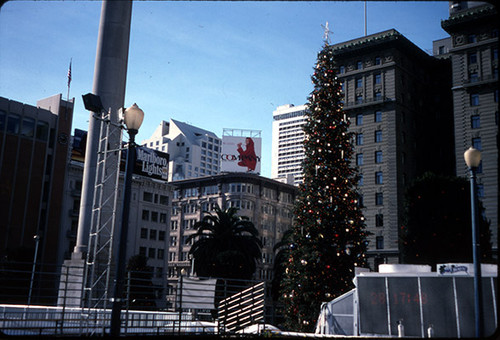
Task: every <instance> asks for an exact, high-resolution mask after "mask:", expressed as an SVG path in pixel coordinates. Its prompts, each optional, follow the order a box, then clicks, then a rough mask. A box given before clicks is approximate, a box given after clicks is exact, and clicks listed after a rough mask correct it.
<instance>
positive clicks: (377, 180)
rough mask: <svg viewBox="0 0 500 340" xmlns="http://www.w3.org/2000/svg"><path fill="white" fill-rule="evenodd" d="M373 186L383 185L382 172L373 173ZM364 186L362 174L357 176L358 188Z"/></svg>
mask: <svg viewBox="0 0 500 340" xmlns="http://www.w3.org/2000/svg"><path fill="white" fill-rule="evenodd" d="M375 184H384V174H383V172H382V171H376V172H375ZM363 185H364V176H363V174H359V181H358V186H363Z"/></svg>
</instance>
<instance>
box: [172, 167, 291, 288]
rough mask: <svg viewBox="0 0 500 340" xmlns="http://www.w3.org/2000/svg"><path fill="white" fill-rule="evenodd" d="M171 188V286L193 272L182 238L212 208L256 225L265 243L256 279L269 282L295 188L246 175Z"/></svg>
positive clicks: (288, 222) (190, 181) (209, 178)
mask: <svg viewBox="0 0 500 340" xmlns="http://www.w3.org/2000/svg"><path fill="white" fill-rule="evenodd" d="M172 185H174V187H175V189H174V193H173V198H172V216H171V221H170V240H169V245H168V246H169V248H168V273H167V275H168V280H169V284H170V285H171V287H174V286H175V285H176V284H177V281H178V277H179V275H180V273H181V270H182V269H184V270H185V272H186V273H190V272H191V259H190V258H189V250H190V247H191V245H190V244H187V243H186V239H187V237H188V236H189V235H192V234H194V233H195V232H196V230H195V229H194V228H193V225H194V224H195V223H196V222H197V221H199V220H201V219H202V218H203V216H204V213H203V211H210V210H212V209H213V207H214V206H215V205H216V204H217V205H219V206H220V207H221V208H222V209H227V208H229V207H236V208H239V211H238V213H239V215H241V216H247V217H249V218H250V220H251V221H252V222H253V223H254V225H255V227H256V228H257V229H258V231H259V235H260V238H261V241H262V244H263V248H262V261H260V263H258V266H257V272H256V274H255V279H258V280H271V279H272V278H273V262H274V261H273V260H274V259H273V257H274V251H273V247H274V245H275V244H276V243H277V242H279V241H280V240H281V238H282V236H283V233H284V232H285V231H286V230H287V229H289V228H290V227H291V225H292V220H293V204H294V201H295V196H296V191H297V188H296V187H294V186H292V185H289V184H284V183H281V182H278V181H275V180H271V179H268V178H265V177H261V176H259V175H255V174H249V173H223V174H220V175H215V176H206V177H199V178H195V179H186V180H182V181H175V182H172ZM172 293H173V294H174V293H175V291H174V290H173V291H172Z"/></svg>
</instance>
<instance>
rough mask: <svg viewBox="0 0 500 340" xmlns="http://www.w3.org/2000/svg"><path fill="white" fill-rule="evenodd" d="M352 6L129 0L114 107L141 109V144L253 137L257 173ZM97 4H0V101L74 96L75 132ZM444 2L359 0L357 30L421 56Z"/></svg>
mask: <svg viewBox="0 0 500 340" xmlns="http://www.w3.org/2000/svg"><path fill="white" fill-rule="evenodd" d="M364 6H365V3H364V2H363V1H360V2H357V1H331V2H330V1H321V2H298V1H297V2H295V1H294V2H268V1H259V2H232V1H228V2H225V1H222V2H206V1H186V2H184V1H151V2H149V1H135V2H134V4H133V9H132V28H131V38H130V53H129V64H128V76H127V91H126V97H125V106H126V107H128V106H130V105H132V104H133V103H134V102H136V103H137V104H138V105H139V107H141V108H142V109H143V110H144V112H145V115H146V116H145V120H144V123H143V126H142V127H141V130H140V132H139V136H138V141H141V140H143V139H145V138H149V136H150V135H151V134H152V133H153V132H154V130H155V128H156V127H157V126H158V124H159V123H160V121H161V120H167V121H168V120H169V119H170V118H174V119H177V120H180V121H183V122H187V123H190V124H192V125H195V126H198V127H200V128H204V129H207V130H210V131H213V132H215V133H216V134H217V135H218V136H220V137H221V136H222V129H223V128H235V129H252V130H261V131H262V139H263V140H262V175H264V176H270V173H271V170H270V169H271V125H272V112H273V111H274V110H275V109H276V107H277V106H279V105H283V104H288V103H291V104H295V105H300V104H304V103H305V102H306V100H307V96H308V94H309V93H310V92H311V90H312V84H311V79H310V76H311V73H312V68H313V66H314V63H315V61H316V55H317V53H318V52H319V50H320V49H321V48H322V46H323V28H322V26H321V25H324V24H325V23H326V22H327V21H328V22H329V27H330V29H331V31H332V32H333V34H332V35H331V43H332V44H335V43H339V42H343V41H347V40H350V39H355V38H359V37H361V36H363V35H364ZM100 11H101V2H100V1H11V2H7V3H6V4H4V5H3V7H2V8H1V9H0V96H2V97H6V98H9V99H13V100H17V101H20V102H23V103H26V104H30V105H35V104H36V101H37V100H39V99H42V98H45V97H49V96H51V95H54V94H58V93H62V94H63V96H64V98H65V97H66V93H67V71H68V66H69V62H70V59H71V58H72V60H73V62H72V75H73V80H72V82H71V92H70V97H75V100H76V105H75V116H74V123H73V128H79V129H84V130H87V128H88V112H87V111H85V109H84V107H83V102H82V99H81V96H82V94H85V93H88V92H91V91H92V84H93V72H94V62H95V53H96V44H97V33H98V25H99V17H100ZM446 18H448V1H437V2H431V1H421V2H409V1H395V2H367V22H368V25H367V33H368V34H373V33H377V32H380V31H384V30H387V29H391V28H394V29H396V30H397V31H399V32H400V33H402V34H403V35H405V36H406V37H407V38H408V39H409V40H411V41H412V42H413V43H415V44H416V45H417V46H419V47H420V48H421V49H423V50H425V51H427V52H429V53H431V51H432V41H433V40H438V39H442V38H445V37H447V36H448V34H447V33H446V32H445V31H444V30H443V29H442V28H441V20H443V19H446Z"/></svg>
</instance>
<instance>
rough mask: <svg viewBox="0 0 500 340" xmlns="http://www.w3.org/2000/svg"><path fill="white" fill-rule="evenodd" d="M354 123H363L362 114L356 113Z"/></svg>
mask: <svg viewBox="0 0 500 340" xmlns="http://www.w3.org/2000/svg"><path fill="white" fill-rule="evenodd" d="M356 125H363V114H362V113H360V114H358V115H356Z"/></svg>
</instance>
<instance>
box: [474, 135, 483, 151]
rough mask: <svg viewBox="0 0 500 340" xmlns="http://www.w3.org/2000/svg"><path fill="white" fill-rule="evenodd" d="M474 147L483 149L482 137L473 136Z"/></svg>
mask: <svg viewBox="0 0 500 340" xmlns="http://www.w3.org/2000/svg"><path fill="white" fill-rule="evenodd" d="M472 147H474V149H478V150H479V151H481V150H482V149H483V147H482V145H481V137H476V138H472Z"/></svg>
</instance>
